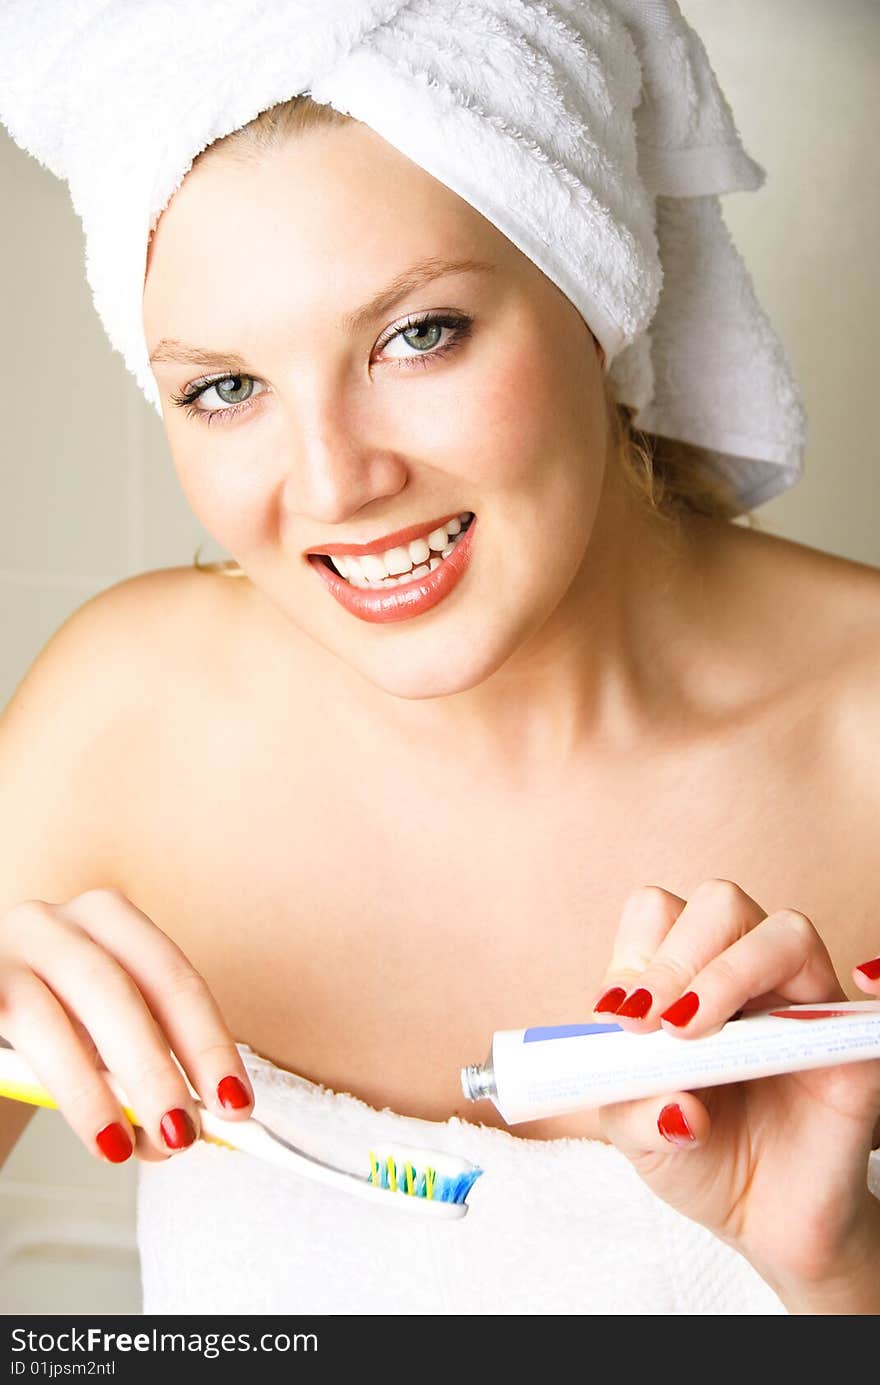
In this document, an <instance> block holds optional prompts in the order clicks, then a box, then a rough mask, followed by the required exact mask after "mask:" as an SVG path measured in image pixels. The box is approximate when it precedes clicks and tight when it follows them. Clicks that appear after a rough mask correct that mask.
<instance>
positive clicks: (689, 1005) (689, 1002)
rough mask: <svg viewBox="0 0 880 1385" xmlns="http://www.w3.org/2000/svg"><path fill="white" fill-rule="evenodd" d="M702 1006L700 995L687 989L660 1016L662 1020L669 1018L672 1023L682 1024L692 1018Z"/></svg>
mask: <svg viewBox="0 0 880 1385" xmlns="http://www.w3.org/2000/svg"><path fill="white" fill-rule="evenodd" d="M699 1008H700V997H699V996H698V995H697V993H696V991H686V992H685V994H684V995H683V996H682V997H681V1000H677V1001H676V1002H675V1004H674V1005H670V1007H669V1009H668V1010H664V1011H663V1014H662V1015H661V1016H660V1018H661V1019H662V1020H667V1021H668V1022H669V1023H670V1024H676V1025H682V1024H687V1022H688V1020H692V1019H693V1017H694V1015H695V1014H696V1013H697V1011H698V1010H699Z"/></svg>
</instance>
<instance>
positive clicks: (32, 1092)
mask: <svg viewBox="0 0 880 1385" xmlns="http://www.w3.org/2000/svg"><path fill="white" fill-rule="evenodd" d="M106 1076H107V1081H108V1082H109V1084H110V1086H111V1087H112V1088H113V1093H114V1095H115V1096H116V1098H117V1100H118V1101H119V1102H120V1104H121V1106H122V1109H123V1111H124V1112H125V1114H126V1116H127V1117H128V1119H129V1120H130V1121H131V1123H132V1125H140V1121H139V1120H138V1118H137V1116H136V1115H135V1113H134V1111H132V1109H131V1107H130V1106H129V1105H128V1104H127V1102H126V1099H125V1097H124V1096H123V1094H122V1092H121V1091H120V1089H119V1087H118V1086H117V1084H116V1082H115V1081H114V1079H113V1078H112V1077H111V1076H110V1074H109V1073H108V1074H107V1075H106ZM0 1096H5V1097H8V1098H9V1100H10V1101H22V1102H24V1103H25V1104H26V1105H27V1106H45V1107H47V1108H48V1109H51V1110H53V1111H57V1110H58V1102H57V1101H56V1100H55V1098H54V1096H53V1095H52V1093H51V1092H49V1091H47V1090H46V1088H45V1087H44V1086H43V1085H42V1083H41V1082H40V1081H39V1080H38V1078H37V1075H36V1073H35V1072H34V1070H33V1068H32V1067H30V1065H29V1064H28V1063H26V1062H25V1060H24V1059H23V1058H22V1057H21V1055H20V1054H18V1053H16V1052H15V1050H14V1049H12V1048H0Z"/></svg>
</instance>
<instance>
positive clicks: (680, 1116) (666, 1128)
mask: <svg viewBox="0 0 880 1385" xmlns="http://www.w3.org/2000/svg"><path fill="white" fill-rule="evenodd" d="M657 1129H658V1130H659V1131H660V1134H661V1135H662V1136H663V1138H664V1139H665V1140H669V1142H670V1144H673V1145H692V1144H695V1143H696V1140H695V1139H694V1132H693V1131H692V1130H691V1128H690V1126H689V1125H688V1123H687V1121H686V1120H685V1118H684V1111H682V1109H681V1107H680V1106H679V1105H678V1103H677V1102H672V1103H671V1104H670V1105H669V1106H664V1107H663V1110H662V1111H661V1112H660V1115H659V1116H658V1118H657Z"/></svg>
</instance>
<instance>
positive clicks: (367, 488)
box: [284, 392, 407, 525]
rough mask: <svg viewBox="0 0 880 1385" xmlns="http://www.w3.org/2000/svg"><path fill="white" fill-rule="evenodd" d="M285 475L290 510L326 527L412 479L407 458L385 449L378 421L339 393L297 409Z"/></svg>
mask: <svg viewBox="0 0 880 1385" xmlns="http://www.w3.org/2000/svg"><path fill="white" fill-rule="evenodd" d="M296 412H297V417H296V420H295V422H293V423H292V425H291V428H292V431H295V435H296V436H295V439H294V440H293V441H292V442H291V446H290V453H289V455H290V463H289V466H288V468H287V473H286V477H285V486H284V490H285V496H284V499H285V508H286V510H287V511H288V512H289V513H291V514H295V515H297V516H298V517H303V516H304V517H306V518H308V519H311V520H315V521H317V522H318V523H321V524H327V525H333V524H341V523H343V522H344V521H346V520H347V519H349V518H351V516H352V515H356V514H358V513H359V512H360V511H361V510H363V509H364V508H365V506H367V505H369V504H370V503H371V502H372V501H374V500H380V499H383V498H384V499H387V498H388V497H390V496H394V495H396V494H397V493H398V491H400V490H402V489H403V487H404V486H405V485H406V481H407V464H406V462H405V460H404V458H403V456H402V455H401V454H400V453H399V452H397V451H395V450H393V449H391V448H389V447H386V446H382V444H381V442H379V441H378V440H377V438H376V436H375V434H376V421H375V420H372V419H370V418H369V417H368V416H367V415H366V414H364V413H363V412H360V413H358V412H357V411H355V410H354V409H353V408H352V407H351V406H350V405H346V403H345V401H344V399H343V398H342V396H341V394H340V393H339V392H333V393H332V394H330V393H328V394H327V395H326V396H323V397H322V398H321V399H320V400H317V399H315V398H312V399H311V401H310V402H309V403H308V404H305V403H302V401H301V407H299V408H298V409H297V411H296Z"/></svg>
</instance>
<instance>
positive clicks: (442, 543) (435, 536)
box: [428, 528, 449, 553]
mask: <svg viewBox="0 0 880 1385" xmlns="http://www.w3.org/2000/svg"><path fill="white" fill-rule="evenodd" d="M448 542H449V535H448V534H447V532H446V530H445V528H442V529H432V530H431V532H430V534H429V535H428V547H429V548H433V549H434V550H435V552H437V553H439V552H441V550H442V549H444V548H445V547H446V545H447V544H448Z"/></svg>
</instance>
